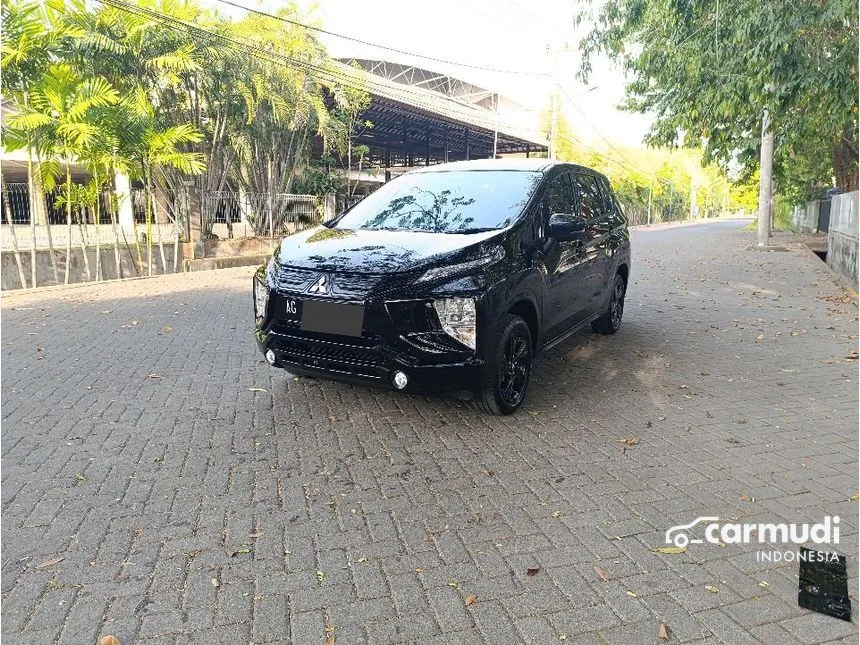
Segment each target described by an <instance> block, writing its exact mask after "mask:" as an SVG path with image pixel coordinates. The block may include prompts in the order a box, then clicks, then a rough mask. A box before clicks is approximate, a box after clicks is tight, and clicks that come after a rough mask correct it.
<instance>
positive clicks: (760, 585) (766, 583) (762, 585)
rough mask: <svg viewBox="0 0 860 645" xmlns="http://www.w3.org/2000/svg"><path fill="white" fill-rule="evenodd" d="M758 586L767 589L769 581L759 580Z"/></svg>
mask: <svg viewBox="0 0 860 645" xmlns="http://www.w3.org/2000/svg"><path fill="white" fill-rule="evenodd" d="M758 586H759V587H761V588H762V589H767V588H768V587H770V583H769V582H765V581H764V580H762V581H761V582H759V583H758Z"/></svg>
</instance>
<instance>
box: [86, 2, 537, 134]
mask: <svg viewBox="0 0 860 645" xmlns="http://www.w3.org/2000/svg"><path fill="white" fill-rule="evenodd" d="M99 2H101V3H102V4H104V5H107V6H110V7H113V8H115V9H117V10H120V11H124V12H126V13H129V14H132V15H136V16H139V17H140V16H143V17H146V18H149V19H151V20H155V21H157V22H159V23H161V24H162V25H164V26H165V27H168V28H172V29H178V30H181V31H184V32H186V33H192V34H198V35H202V36H203V37H206V38H209V39H215V40H218V41H221V42H222V43H226V44H227V45H228V46H229V47H231V48H233V49H236V50H239V51H242V52H244V53H247V54H250V55H251V56H253V57H255V58H257V59H259V60H263V61H265V62H267V63H270V64H280V65H285V66H288V67H293V68H296V69H300V70H302V71H303V72H305V73H306V74H308V76H310V77H312V78H314V79H316V80H322V81H324V82H327V83H332V82H334V83H339V84H341V85H342V86H344V87H348V88H351V89H354V90H358V91H364V92H366V91H368V88H367V87H366V86H365V85H364V84H362V82H361V80H360V79H358V78H356V77H354V76H352V75H351V74H349V73H347V70H349V69H350V68H349V67H347V66H345V65H344V66H343V67H344V70H338V69H337V68H336V67H335V68H325V67H321V66H319V65H315V64H313V63H310V62H307V61H301V60H297V59H295V58H292V57H290V56H287V55H285V54H281V53H279V52H274V51H271V50H269V49H265V48H263V47H260V46H258V45H256V44H253V43H250V42H247V41H244V40H239V39H236V38H231V37H230V36H227V35H225V34H220V33H217V32H214V31H211V30H209V29H205V28H202V27H198V26H197V25H194V24H191V23H188V22H185V21H184V20H180V19H178V18H174V17H173V16H169V15H167V14H163V13H161V12H158V11H155V10H152V9H147V8H144V7H140V6H138V5H132V4H130V3H128V2H125V1H124V0H99ZM382 80H384V79H382ZM383 85H384V84H383ZM397 92H399V93H401V94H403V95H405V96H408V97H410V98H412V99H413V100H414V101H415V102H416V103H424V104H425V107H427V106H426V103H427V101H428V100H429V99H430V98H431V97H430V96H428V95H432V98H433V99H435V100H443V101H448V102H451V103H452V104H453V105H455V106H458V107H460V108H461V109H462V108H468V109H470V112H471V113H470V114H469V117H470V118H471V119H472V120H473V125H477V126H478V127H483V128H485V129H487V130H493V129H494V128H495V127H497V126H501V127H502V128H509V129H511V130H512V131H522V132H532V131H531V130H528V129H525V128H521V127H520V126H517V125H515V124H512V123H508V122H499V123H498V124H497V123H496V122H495V121H494V115H492V114H490V113H488V114H486V115H484V114H481V113H480V112H478V111H477V110H476V108H473V107H471V106H469V105H468V104H461V103H459V102H456V101H451V99H449V98H448V97H445V96H442V95H438V96H437V95H435V94H434V93H431V92H429V91H426V90H424V91H423V92H422V91H419V90H417V89H416V88H410V87H409V86H407V85H400V84H398V87H397ZM418 107H421V106H420V105H419V106H418ZM431 107H432V106H431ZM463 116H464V118H465V115H463ZM475 122H478V123H475ZM535 132H536V131H535Z"/></svg>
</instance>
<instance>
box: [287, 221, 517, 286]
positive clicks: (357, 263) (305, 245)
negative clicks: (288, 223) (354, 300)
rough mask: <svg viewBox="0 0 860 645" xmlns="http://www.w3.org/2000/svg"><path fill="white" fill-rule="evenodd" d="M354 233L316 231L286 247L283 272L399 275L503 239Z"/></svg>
mask: <svg viewBox="0 0 860 645" xmlns="http://www.w3.org/2000/svg"><path fill="white" fill-rule="evenodd" d="M499 233H500V231H487V232H484V233H473V234H457V233H416V232H413V231H380V230H351V229H337V228H327V227H325V226H317V227H315V228H312V229H309V230H307V231H302V232H299V233H294V234H293V235H290V236H289V237H286V238H284V240H283V241H282V242H281V248H280V254H279V260H280V263H281V265H282V266H291V267H298V268H305V269H314V270H316V271H332V272H348V273H377V274H378V273H399V272H402V271H408V270H413V269H416V268H419V267H420V265H422V264H424V263H426V262H429V261H430V260H432V259H433V258H438V257H441V256H445V255H448V254H451V253H454V252H457V251H462V250H464V249H466V248H468V247H471V246H475V245H477V244H480V243H481V242H484V241H485V240H487V239H489V238H491V237H493V236H495V235H498V234H499Z"/></svg>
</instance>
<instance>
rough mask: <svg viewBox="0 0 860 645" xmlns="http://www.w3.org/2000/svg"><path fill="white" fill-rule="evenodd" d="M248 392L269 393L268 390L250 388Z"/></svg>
mask: <svg viewBox="0 0 860 645" xmlns="http://www.w3.org/2000/svg"><path fill="white" fill-rule="evenodd" d="M248 391H249V392H268V390H266V389H264V388H262V387H249V388H248Z"/></svg>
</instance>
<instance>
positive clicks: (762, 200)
mask: <svg viewBox="0 0 860 645" xmlns="http://www.w3.org/2000/svg"><path fill="white" fill-rule="evenodd" d="M772 179H773V131H772V130H771V129H770V114H769V113H768V111H767V110H765V111H764V114H762V118H761V166H760V170H759V183H758V246H760V247H762V246H767V245H768V243H769V241H770V210H771V209H770V198H771V191H772V188H773V184H772Z"/></svg>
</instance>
